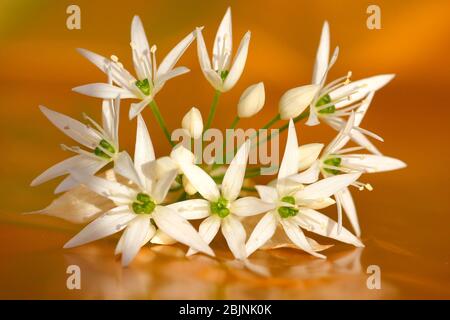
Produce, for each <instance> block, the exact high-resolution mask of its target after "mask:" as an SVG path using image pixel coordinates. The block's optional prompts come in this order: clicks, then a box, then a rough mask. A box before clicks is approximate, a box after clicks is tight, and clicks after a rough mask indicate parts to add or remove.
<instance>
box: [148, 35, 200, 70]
mask: <svg viewBox="0 0 450 320" xmlns="http://www.w3.org/2000/svg"><path fill="white" fill-rule="evenodd" d="M195 35H196V32H195V31H193V32H191V33H189V34H188V35H187V36H186V37H184V38H183V40H181V41H180V42H179V43H178V44H177V45H176V46H175V47H174V48H173V49H172V50H171V51H170V52H169V53H168V54H167V55H166V56H165V57H164V60H163V61H162V62H161V63H160V65H159V67H158V71H157V72H156V77H157V78H159V77H161V76H162V75H163V74H165V73H167V72H169V71H170V70H172V69H173V67H174V66H175V64H176V63H177V62H178V60H179V59H180V58H181V56H182V55H183V54H184V52H185V51H186V49H187V48H188V47H189V46H190V44H191V43H192V41H194V39H195Z"/></svg>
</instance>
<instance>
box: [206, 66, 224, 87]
mask: <svg viewBox="0 0 450 320" xmlns="http://www.w3.org/2000/svg"><path fill="white" fill-rule="evenodd" d="M204 74H205V77H206V80H208V82H209V83H210V84H211V85H212V86H213V88H214V89H216V90H220V91H222V92H223V91H224V90H223V83H222V79H221V78H220V76H219V75H218V74H217V73H216V72H215V71H213V70H206V71H205V72H204Z"/></svg>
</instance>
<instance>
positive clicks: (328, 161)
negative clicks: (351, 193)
mask: <svg viewBox="0 0 450 320" xmlns="http://www.w3.org/2000/svg"><path fill="white" fill-rule="evenodd" d="M341 161H342V159H341V158H339V157H332V158H328V159H326V160H325V161H324V162H323V163H324V164H326V165H329V166H333V167H340V166H341ZM323 170H324V171H326V172H328V173H331V174H334V175H337V174H340V173H341V171H340V170H338V169H331V168H324V169H323Z"/></svg>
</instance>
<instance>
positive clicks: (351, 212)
mask: <svg viewBox="0 0 450 320" xmlns="http://www.w3.org/2000/svg"><path fill="white" fill-rule="evenodd" d="M335 197H337V198H338V199H339V201H340V202H341V204H342V207H343V208H344V212H345V214H346V216H347V218H348V220H349V221H350V224H351V225H352V227H353V230H355V234H356V236H357V237H360V236H361V228H360V226H359V221H358V214H357V213H356V208H355V203H354V202H353V198H352V195H351V193H350V190H349V189H348V188H344V189H342V190H341V191H338V192H337V193H336V194H335ZM313 209H315V208H313Z"/></svg>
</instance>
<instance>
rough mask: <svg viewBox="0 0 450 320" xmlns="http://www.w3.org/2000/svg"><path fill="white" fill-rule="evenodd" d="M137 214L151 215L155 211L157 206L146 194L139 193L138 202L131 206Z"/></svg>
mask: <svg viewBox="0 0 450 320" xmlns="http://www.w3.org/2000/svg"><path fill="white" fill-rule="evenodd" d="M131 207H132V208H133V211H134V213H136V214H151V213H152V212H153V210H155V207H156V204H155V202H153V200H152V198H150V196H149V195H148V194H146V193H138V195H137V196H136V201H134V202H133V203H132V205H131Z"/></svg>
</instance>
